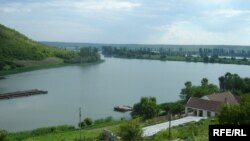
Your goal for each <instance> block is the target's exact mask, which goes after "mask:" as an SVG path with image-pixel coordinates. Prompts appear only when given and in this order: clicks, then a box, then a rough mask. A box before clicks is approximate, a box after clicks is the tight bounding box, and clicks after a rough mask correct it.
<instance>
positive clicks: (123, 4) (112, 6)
mask: <svg viewBox="0 0 250 141" xmlns="http://www.w3.org/2000/svg"><path fill="white" fill-rule="evenodd" d="M140 5H141V4H140V3H135V2H129V1H120V0H102V1H76V2H73V5H72V6H73V7H74V8H76V9H78V10H88V11H94V12H96V11H97V12H99V11H105V10H118V11H124V10H132V9H134V8H136V7H139V6H140Z"/></svg>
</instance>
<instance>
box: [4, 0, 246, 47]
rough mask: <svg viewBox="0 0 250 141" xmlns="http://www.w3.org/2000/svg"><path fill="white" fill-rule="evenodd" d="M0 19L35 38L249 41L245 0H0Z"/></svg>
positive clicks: (139, 41)
mask: <svg viewBox="0 0 250 141" xmlns="http://www.w3.org/2000/svg"><path fill="white" fill-rule="evenodd" d="M0 24H3V25H5V26H8V27H10V28H13V29H15V30H17V31H19V32H21V33H23V34H25V35H26V36H28V37H29V38H31V39H33V40H37V41H59V42H84V43H118V44H189V45H200V44H202V45H215V44H216V45H250V1H249V0H0Z"/></svg>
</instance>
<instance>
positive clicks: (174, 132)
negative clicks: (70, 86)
mask: <svg viewBox="0 0 250 141" xmlns="http://www.w3.org/2000/svg"><path fill="white" fill-rule="evenodd" d="M124 122H126V120H119V121H114V120H112V121H108V122H107V121H106V122H103V123H98V124H95V125H91V126H89V127H86V128H84V129H82V130H81V131H80V130H79V129H72V130H69V131H67V130H66V131H57V132H52V133H46V134H41V135H34V134H33V135H31V134H30V135H29V136H27V137H26V138H23V139H18V138H16V137H17V135H18V134H20V133H10V134H9V136H8V138H9V139H10V141H13V140H19V141H76V140H77V139H79V137H80V132H81V136H82V139H84V141H93V140H96V139H98V138H99V137H100V135H101V134H102V132H103V130H104V129H107V130H109V131H112V132H113V133H115V134H117V132H118V129H119V126H120V125H121V124H123V123H124ZM216 123H218V121H217V120H214V119H211V118H209V119H206V120H201V121H199V122H191V123H187V124H184V125H179V126H175V127H172V128H171V139H172V140H174V141H187V140H188V141H189V140H190V141H191V140H192V141H208V127H209V125H211V124H216ZM142 124H143V123H142ZM45 129H50V128H45ZM59 129H61V128H59ZM35 130H37V129H35ZM33 131H34V130H33ZM30 132H32V131H30ZM27 133H28V132H26V134H27ZM21 134H24V132H23V133H21ZM167 139H168V129H167V130H163V131H160V132H159V133H157V134H155V135H154V136H152V137H145V138H144V139H143V140H144V141H164V140H167Z"/></svg>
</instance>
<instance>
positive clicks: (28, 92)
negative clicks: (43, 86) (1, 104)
mask: <svg viewBox="0 0 250 141" xmlns="http://www.w3.org/2000/svg"><path fill="white" fill-rule="evenodd" d="M47 93H48V91H44V90H38V89H33V90H26V91H15V92H9V93H3V94H0V100H2V99H11V98H17V97H25V96H32V95H38V94H47Z"/></svg>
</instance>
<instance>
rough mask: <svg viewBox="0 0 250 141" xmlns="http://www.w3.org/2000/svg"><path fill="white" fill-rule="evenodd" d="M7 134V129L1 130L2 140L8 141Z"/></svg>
mask: <svg viewBox="0 0 250 141" xmlns="http://www.w3.org/2000/svg"><path fill="white" fill-rule="evenodd" d="M7 134H8V133H7V132H6V131H5V130H0V141H8V139H7Z"/></svg>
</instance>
